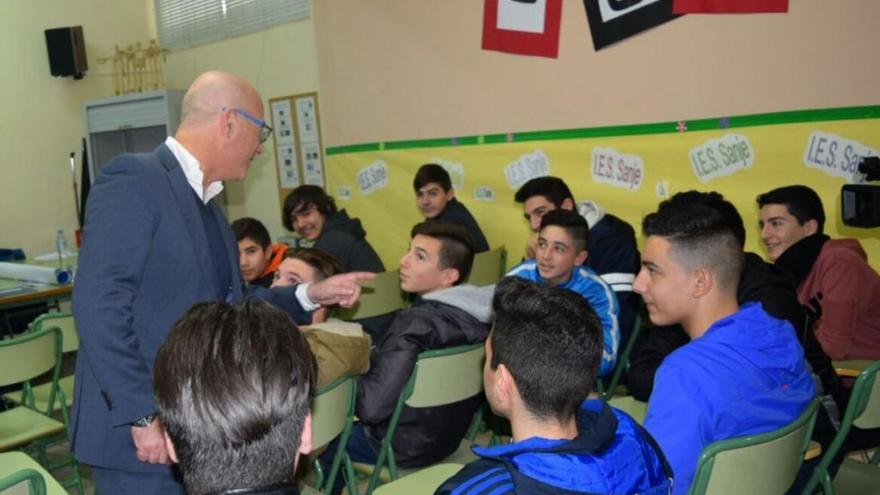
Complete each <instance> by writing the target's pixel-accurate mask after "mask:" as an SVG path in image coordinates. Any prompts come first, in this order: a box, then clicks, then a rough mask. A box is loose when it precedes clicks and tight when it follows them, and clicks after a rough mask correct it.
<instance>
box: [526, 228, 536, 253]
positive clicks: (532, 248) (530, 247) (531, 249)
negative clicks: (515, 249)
mask: <svg viewBox="0 0 880 495" xmlns="http://www.w3.org/2000/svg"><path fill="white" fill-rule="evenodd" d="M537 250H538V233H537V232H535V234H534V235H532V236H531V237H529V242H528V243H527V244H526V259H527V260H533V259H535V253H536V252H537Z"/></svg>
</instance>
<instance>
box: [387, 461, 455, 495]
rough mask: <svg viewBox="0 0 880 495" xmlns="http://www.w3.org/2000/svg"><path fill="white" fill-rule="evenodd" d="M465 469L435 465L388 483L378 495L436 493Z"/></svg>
mask: <svg viewBox="0 0 880 495" xmlns="http://www.w3.org/2000/svg"><path fill="white" fill-rule="evenodd" d="M462 467H464V466H462V465H461V464H454V463H449V464H435V465H433V466H431V467H429V468H425V469H421V470H419V471H416V472H415V473H413V474H410V475H408V476H404V477H403V478H400V479H399V480H396V481H392V482H391V483H386V484H384V485H382V486H380V487H379V488H376V491H374V492H373V493H375V494H376V495H417V494H420V493H434V490H436V489H437V488H440V485H442V484H443V482H444V481H446V480H448V479H449V478H451V477H452V476H453V475H455V473H457V472H459V471H461V468H462Z"/></svg>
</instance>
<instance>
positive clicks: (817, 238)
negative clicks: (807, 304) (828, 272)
mask: <svg viewBox="0 0 880 495" xmlns="http://www.w3.org/2000/svg"><path fill="white" fill-rule="evenodd" d="M828 239H829V237H828V236H827V235H825V234H813V235H808V236H807V237H804V238H803V239H801V240H799V241H798V242H796V243H794V244H792V245H791V246H789V247H788V249H786V250H785V252H784V253H782V255H781V256H779V258H776V265H777V266H778V267H780V268H782V269H783V270H785V271H786V272H788V274H789V275H790V276H791V277H792V282H793V283H794V285H795V287H800V285H801V283H802V282H803V281H804V280H806V278H807V275H809V274H810V271H811V270H812V269H813V265H814V264H815V263H816V259H817V258H818V257H819V253H820V252H821V251H822V246H823V245H825V241H827V240H828Z"/></svg>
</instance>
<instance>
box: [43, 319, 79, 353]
mask: <svg viewBox="0 0 880 495" xmlns="http://www.w3.org/2000/svg"><path fill="white" fill-rule="evenodd" d="M47 325H48V326H53V327H58V328H60V329H61V337H62V341H61V342H62V344H61V352H64V353H68V352H73V351H75V350H77V349H79V334H78V333H77V331H76V323H75V322H74V321H73V315H72V314H71V313H69V312H67V311H61V312H55V313H45V314H42V315H40V316H39V317H38V318H37V319H36V320H34V326H33V331H34V332H36V331H39V330H41V329H42V328H43V327H44V326H47Z"/></svg>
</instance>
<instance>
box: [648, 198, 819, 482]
mask: <svg viewBox="0 0 880 495" xmlns="http://www.w3.org/2000/svg"><path fill="white" fill-rule="evenodd" d="M643 231H644V234H645V237H646V243H645V251H644V252H643V254H642V270H641V272H639V275H638V276H637V277H636V280H635V283H634V285H633V287H634V289H635V290H636V292H638V293H639V294H641V295H642V297H643V298H644V300H645V304H646V306H647V309H648V314H649V315H650V317H651V322H652V323H654V324H655V325H671V324H675V323H680V324H681V326H682V327H683V328H684V330H685V332H686V333H687V334H688V336H689V337H690V339H691V342H690V343H688V344H686V345H684V346H683V347H681V348H679V349H677V350H676V351H675V352H673V353H672V354H670V355H669V356H667V357H666V358H665V359H664V360H663V363H662V364H661V365H660V368H659V369H658V370H657V375H656V377H655V378H654V389H653V392H652V393H651V398H650V400H649V401H648V414H647V417H646V418H645V428H646V429H647V430H648V431H649V432H651V434H652V435H653V436H654V438H656V439H657V442H658V443H659V444H660V447H662V448H663V452H664V453H665V454H666V457H667V458H668V459H669V463H670V464H671V465H672V470H673V472H674V474H675V486H674V490H673V493H675V494H685V493H687V492H688V489H689V488H690V486H691V484H692V482H693V478H694V474H695V471H696V467H697V460H698V458H699V455H700V453H701V452H702V450H703V449H704V448H705V447H706V446H707V445H709V444H710V443H712V442H715V441H718V440H723V439H726V438H731V437H739V436H743V435H752V434H758V433H766V432H768V431H772V430H776V429H779V428H781V427H783V426H785V425H786V424H788V423H790V422H791V421H793V420H794V419H796V418H797V417H798V416H800V415H801V413H803V411H804V410H805V409H806V407H807V406H808V405H809V403H810V402H811V401H812V400H813V398H814V397H815V396H816V391H815V387H814V385H813V379H812V376H811V374H810V371H809V369H808V368H807V365H806V362H805V361H804V352H803V348H802V347H801V345H800V343H799V342H798V340H797V338H796V336H795V332H794V329H793V328H792V326H791V324H790V323H788V322H786V321H783V320H779V319H776V318H774V317H772V316H770V315H769V314H767V313H766V312H765V311H764V309H763V308H762V307H761V305H760V304H758V303H750V304H745V305H743V306H742V307H739V305H738V303H737V299H736V289H737V285H738V283H739V277H740V274H741V273H742V267H743V263H744V256H743V251H742V244H741V243H740V241H739V240H738V239H737V236H736V235H735V233H734V232H733V231H732V230H731V228H730V226H729V222H727V221H725V219H724V218H723V216H722V214H721V213H720V212H719V211H718V210H717V209H715V208H711V207H709V206H706V205H703V204H699V203H695V202H693V201H686V200H685V199H684V198H683V197H682V196H680V195H676V196H673V197H672V199H670V200H667V201H664V202H663V203H661V204H660V207H659V209H658V210H657V212H655V213H652V214H650V215H648V216H647V217H645V220H644V223H643Z"/></svg>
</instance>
